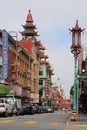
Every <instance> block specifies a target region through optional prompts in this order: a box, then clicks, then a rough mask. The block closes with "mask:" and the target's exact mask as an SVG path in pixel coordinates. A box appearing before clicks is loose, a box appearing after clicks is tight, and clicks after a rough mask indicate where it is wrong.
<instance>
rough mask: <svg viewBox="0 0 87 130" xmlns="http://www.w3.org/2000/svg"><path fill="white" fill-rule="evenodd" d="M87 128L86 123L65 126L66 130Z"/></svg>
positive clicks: (83, 129)
mask: <svg viewBox="0 0 87 130" xmlns="http://www.w3.org/2000/svg"><path fill="white" fill-rule="evenodd" d="M74 129H75V130H87V125H86V124H75V125H69V126H65V129H64V130H74Z"/></svg>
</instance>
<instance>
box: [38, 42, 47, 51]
mask: <svg viewBox="0 0 87 130" xmlns="http://www.w3.org/2000/svg"><path fill="white" fill-rule="evenodd" d="M38 49H40V50H46V49H45V47H44V46H43V45H42V44H41V43H40V45H39V46H38Z"/></svg>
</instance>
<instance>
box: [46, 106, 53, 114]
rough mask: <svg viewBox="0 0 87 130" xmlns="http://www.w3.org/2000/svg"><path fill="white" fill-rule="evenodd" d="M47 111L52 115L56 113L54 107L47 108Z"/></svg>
mask: <svg viewBox="0 0 87 130" xmlns="http://www.w3.org/2000/svg"><path fill="white" fill-rule="evenodd" d="M46 109H47V112H48V113H50V112H52V113H53V112H54V109H53V107H52V106H47V107H46Z"/></svg>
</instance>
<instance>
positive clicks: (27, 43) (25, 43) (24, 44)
mask: <svg viewBox="0 0 87 130" xmlns="http://www.w3.org/2000/svg"><path fill="white" fill-rule="evenodd" d="M18 43H19V45H20V46H22V47H23V48H24V49H25V50H26V52H27V53H28V54H31V45H32V38H28V39H27V40H25V39H23V40H20V41H19V42H18Z"/></svg>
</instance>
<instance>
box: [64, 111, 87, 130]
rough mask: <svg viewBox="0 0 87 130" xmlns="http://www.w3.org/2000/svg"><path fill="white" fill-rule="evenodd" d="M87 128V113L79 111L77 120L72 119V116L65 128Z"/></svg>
mask: <svg viewBox="0 0 87 130" xmlns="http://www.w3.org/2000/svg"><path fill="white" fill-rule="evenodd" d="M74 129H75V130H87V114H81V113H79V114H78V115H77V120H76V121H75V122H73V121H71V120H70V118H69V120H68V121H67V123H66V126H65V128H64V130H74Z"/></svg>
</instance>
